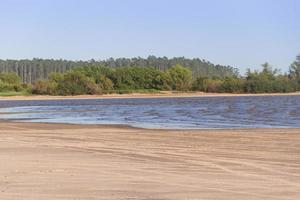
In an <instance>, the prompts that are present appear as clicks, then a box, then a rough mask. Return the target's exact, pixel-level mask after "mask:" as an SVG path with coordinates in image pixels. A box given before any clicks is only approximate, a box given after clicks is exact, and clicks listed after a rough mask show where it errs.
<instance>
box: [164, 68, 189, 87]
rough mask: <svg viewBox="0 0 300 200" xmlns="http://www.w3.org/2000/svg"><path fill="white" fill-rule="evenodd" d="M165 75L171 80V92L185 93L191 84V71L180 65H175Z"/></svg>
mask: <svg viewBox="0 0 300 200" xmlns="http://www.w3.org/2000/svg"><path fill="white" fill-rule="evenodd" d="M167 73H168V74H169V76H170V79H171V87H172V89H173V90H179V91H185V90H189V89H190V87H191V83H192V72H191V70H189V69H187V68H185V67H182V66H181V65H175V66H174V67H171V68H170V69H169V70H168V71H167Z"/></svg>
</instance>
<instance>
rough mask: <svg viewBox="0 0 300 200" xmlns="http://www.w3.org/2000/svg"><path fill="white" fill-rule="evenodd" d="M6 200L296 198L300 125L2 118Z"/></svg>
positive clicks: (0, 154)
mask: <svg viewBox="0 0 300 200" xmlns="http://www.w3.org/2000/svg"><path fill="white" fill-rule="evenodd" d="M0 199H1V200H44V199H45V200H53V199H61V200H69V199H72V200H87V199H88V200H93V199H112V200H121V199H125V200H172V199H174V200H175V199H176V200H185V199H189V200H192V199H193V200H202V199H213V200H231V199H236V200H237V199H238V200H239V199H243V200H255V199H263V200H276V199H287V200H292V199H294V200H299V199H300V130H299V129H265V130H263V129H256V130H255V129H253V130H234V131H233V130H197V131H196V130H194V131H176V130H173V131H172V130H143V129H134V128H127V127H113V126H85V125H83V126H79V125H61V124H60V125H55V124H52V125H51V124H29V123H8V122H1V123H0Z"/></svg>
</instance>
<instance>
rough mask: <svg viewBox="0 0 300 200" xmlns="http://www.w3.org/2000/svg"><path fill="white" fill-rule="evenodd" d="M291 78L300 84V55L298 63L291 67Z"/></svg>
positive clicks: (297, 59)
mask: <svg viewBox="0 0 300 200" xmlns="http://www.w3.org/2000/svg"><path fill="white" fill-rule="evenodd" d="M290 77H291V78H292V79H294V80H296V81H297V82H298V84H300V55H298V56H297V58H296V61H295V62H294V63H293V64H292V65H291V67H290Z"/></svg>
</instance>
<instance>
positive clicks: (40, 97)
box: [0, 91, 300, 101]
mask: <svg viewBox="0 0 300 200" xmlns="http://www.w3.org/2000/svg"><path fill="white" fill-rule="evenodd" d="M238 96H239V97H249V96H300V92H294V93H263V94H232V93H203V92H190V93H172V92H168V91H163V92H161V93H153V94H152V93H151V94H141V93H133V94H106V95H77V96H48V95H32V96H9V97H1V96H0V101H6V100H10V101H12V100H65V99H128V98H185V97H238Z"/></svg>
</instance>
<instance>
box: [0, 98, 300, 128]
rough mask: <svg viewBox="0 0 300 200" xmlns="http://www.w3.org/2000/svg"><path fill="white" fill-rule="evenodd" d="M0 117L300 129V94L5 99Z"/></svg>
mask: <svg viewBox="0 0 300 200" xmlns="http://www.w3.org/2000/svg"><path fill="white" fill-rule="evenodd" d="M0 119H5V120H17V121H28V122H47V123H72V124H121V125H130V126H134V127H142V128H172V129H198V128H200V129H201V128H291V127H294V128H300V96H265V97H262V96H259V97H193V98H160V99H157V98H156V99H155V98H153V99H99V100H94V99H93V100H91V99H90V100H51V101H0Z"/></svg>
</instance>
